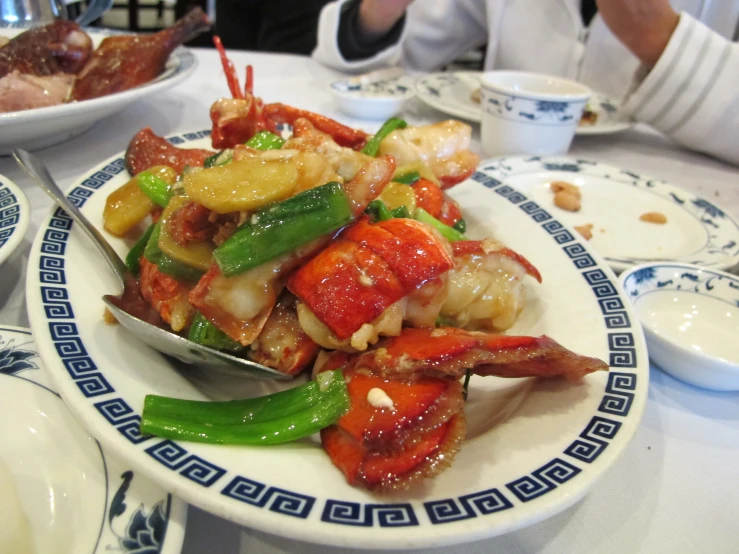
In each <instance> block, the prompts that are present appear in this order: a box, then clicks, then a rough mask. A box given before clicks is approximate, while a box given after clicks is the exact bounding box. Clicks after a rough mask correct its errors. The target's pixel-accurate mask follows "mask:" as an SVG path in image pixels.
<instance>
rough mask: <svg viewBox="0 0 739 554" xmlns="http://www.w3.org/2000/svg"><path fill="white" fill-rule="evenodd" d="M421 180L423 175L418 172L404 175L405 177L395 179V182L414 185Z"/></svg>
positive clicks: (400, 176) (399, 176)
mask: <svg viewBox="0 0 739 554" xmlns="http://www.w3.org/2000/svg"><path fill="white" fill-rule="evenodd" d="M420 178H421V174H420V173H419V172H418V171H409V172H408V173H403V175H398V176H397V177H393V182H395V183H402V184H404V185H412V184H414V183H415V182H416V181H418V180H419V179H420Z"/></svg>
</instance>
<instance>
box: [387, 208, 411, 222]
mask: <svg viewBox="0 0 739 554" xmlns="http://www.w3.org/2000/svg"><path fill="white" fill-rule="evenodd" d="M390 213H392V214H393V217H404V218H406V219H410V218H411V212H410V211H408V207H407V206H398V207H397V208H394V209H392V210H390Z"/></svg>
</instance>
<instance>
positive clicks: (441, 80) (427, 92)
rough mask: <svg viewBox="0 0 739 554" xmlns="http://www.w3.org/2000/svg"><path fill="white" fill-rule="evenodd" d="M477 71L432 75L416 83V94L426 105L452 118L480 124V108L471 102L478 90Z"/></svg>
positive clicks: (478, 73)
mask: <svg viewBox="0 0 739 554" xmlns="http://www.w3.org/2000/svg"><path fill="white" fill-rule="evenodd" d="M481 75H482V73H481V72H479V71H448V72H441V73H432V74H430V75H426V76H425V77H421V78H420V79H419V80H418V81H416V94H417V95H418V97H419V98H420V99H421V100H423V101H424V102H425V103H426V104H428V105H429V106H431V107H432V108H435V109H437V110H439V111H441V112H444V113H447V114H449V115H452V116H454V117H459V118H462V119H466V120H467V121H474V122H475V123H480V121H481V120H482V108H481V107H480V103H479V102H475V101H474V100H472V93H473V92H475V91H476V90H478V89H479V88H480V76H481Z"/></svg>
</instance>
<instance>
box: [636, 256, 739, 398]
mask: <svg viewBox="0 0 739 554" xmlns="http://www.w3.org/2000/svg"><path fill="white" fill-rule="evenodd" d="M621 284H622V285H623V287H624V290H625V291H626V294H627V296H628V297H629V298H630V299H631V302H632V303H633V304H634V307H635V309H636V312H637V315H638V317H639V319H640V321H641V323H642V326H643V327H644V332H645V335H646V338H647V345H648V350H649V357H650V358H651V359H652V361H653V362H654V363H656V364H657V365H658V366H659V367H660V368H662V369H663V370H664V371H666V372H667V373H670V374H671V375H673V376H675V377H677V378H678V379H681V380H683V381H686V382H688V383H691V384H693V385H696V386H698V387H703V388H706V389H712V390H721V391H733V390H739V342H737V340H736V338H737V336H739V277H737V276H735V275H731V274H730V273H724V272H723V271H715V270H710V269H701V268H699V267H697V266H694V265H690V264H678V263H669V262H663V263H651V264H644V265H640V266H637V267H635V268H633V269H631V270H629V271H627V272H624V273H623V274H622V275H621Z"/></svg>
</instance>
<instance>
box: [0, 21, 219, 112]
mask: <svg viewBox="0 0 739 554" xmlns="http://www.w3.org/2000/svg"><path fill="white" fill-rule="evenodd" d="M209 28H210V21H209V19H208V17H207V16H206V15H205V13H204V12H203V11H202V10H201V9H200V8H196V9H193V10H192V11H190V12H189V13H188V14H187V15H186V16H185V17H183V18H182V19H180V20H179V21H177V22H176V23H175V24H174V25H173V26H172V27H169V28H167V29H164V30H163V31H160V32H158V33H156V34H152V35H115V36H110V37H107V38H105V39H103V41H102V42H101V43H100V46H98V48H97V49H96V50H93V44H92V40H91V39H90V37H89V35H88V34H87V33H85V31H83V30H82V29H81V28H80V27H79V25H77V24H76V23H74V22H72V21H64V20H59V21H55V22H54V23H50V24H49V25H46V26H44V27H37V28H34V29H31V30H28V31H26V32H25V33H22V34H20V35H18V36H17V37H15V38H13V39H11V40H9V41H8V42H7V43H5V44H4V45H2V46H0V113H7V112H15V111H20V110H28V109H32V108H41V107H45V106H54V105H56V104H62V103H65V102H74V101H80V100H89V99H91V98H98V97H100V96H106V95H108V94H113V93H116V92H121V91H124V90H128V89H132V88H134V87H137V86H140V85H142V84H144V83H148V82H149V81H152V80H153V79H156V77H157V76H159V75H160V74H161V73H162V72H163V71H164V69H165V66H166V63H167V59H168V58H169V55H170V54H171V53H172V51H173V50H174V49H175V48H177V47H178V46H179V45H181V44H183V43H185V42H187V41H188V40H191V39H192V38H194V37H196V36H197V35H199V34H200V33H202V32H204V31H207V30H208V29H209Z"/></svg>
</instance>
